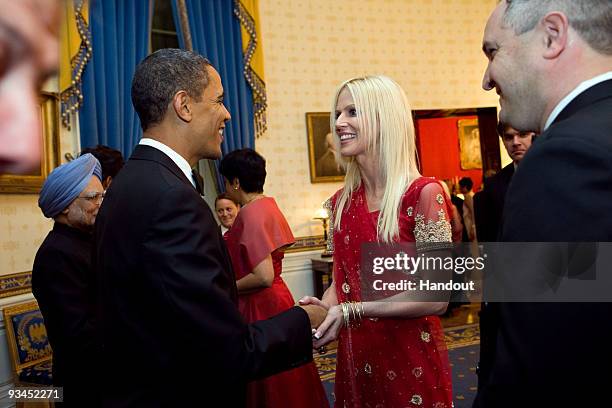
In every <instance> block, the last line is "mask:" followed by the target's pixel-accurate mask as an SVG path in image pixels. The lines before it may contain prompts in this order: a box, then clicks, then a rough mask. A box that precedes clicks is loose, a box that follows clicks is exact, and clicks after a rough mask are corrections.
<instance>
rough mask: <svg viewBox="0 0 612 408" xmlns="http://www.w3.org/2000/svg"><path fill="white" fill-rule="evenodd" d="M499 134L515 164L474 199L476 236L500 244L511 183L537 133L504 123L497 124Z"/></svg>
mask: <svg viewBox="0 0 612 408" xmlns="http://www.w3.org/2000/svg"><path fill="white" fill-rule="evenodd" d="M497 134H499V137H501V139H502V143H503V144H504V148H505V149H506V151H507V152H508V156H510V158H511V159H512V163H510V164H509V165H507V166H506V167H504V168H503V169H501V171H500V172H499V173H497V174H496V175H494V176H492V177H491V178H489V179H487V180H485V183H484V188H483V189H482V190H481V191H479V192H478V193H476V194H475V195H474V215H475V218H476V236H478V241H480V242H495V241H497V238H498V236H497V235H498V233H499V228H500V227H501V220H502V213H503V211H504V200H505V199H506V191H507V190H508V186H509V185H510V180H512V176H513V175H514V170H516V168H517V166H518V165H519V163H520V162H521V160H523V157H525V153H527V150H529V148H530V147H531V143H532V141H533V138H534V137H535V133H534V132H519V131H518V130H516V129H514V128H512V126H510V125H505V124H503V123H502V122H499V123H498V124H497Z"/></svg>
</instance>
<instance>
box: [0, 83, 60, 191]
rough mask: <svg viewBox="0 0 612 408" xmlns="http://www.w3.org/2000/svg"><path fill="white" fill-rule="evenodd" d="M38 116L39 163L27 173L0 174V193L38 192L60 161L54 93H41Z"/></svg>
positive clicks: (57, 116) (57, 118) (57, 117)
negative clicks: (40, 139) (39, 136)
mask: <svg viewBox="0 0 612 408" xmlns="http://www.w3.org/2000/svg"><path fill="white" fill-rule="evenodd" d="M40 118H41V124H42V132H41V138H42V141H41V143H42V144H41V146H42V149H41V150H42V155H41V158H40V164H39V165H38V167H37V168H35V169H33V170H32V171H31V172H29V173H27V174H2V175H0V193H20V194H23V193H26V194H28V193H32V194H36V193H39V192H40V189H41V187H42V185H43V183H44V182H45V179H46V178H47V176H48V175H49V173H50V172H51V170H53V169H54V168H55V167H56V166H57V165H58V163H59V162H60V153H59V113H58V98H57V96H56V95H55V94H52V93H41V95H40Z"/></svg>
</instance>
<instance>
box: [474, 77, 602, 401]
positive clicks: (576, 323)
mask: <svg viewBox="0 0 612 408" xmlns="http://www.w3.org/2000/svg"><path fill="white" fill-rule="evenodd" d="M506 221H507V222H506ZM501 237H502V241H515V242H518V241H547V242H566V241H568V242H585V241H612V80H608V81H605V82H602V83H600V84H598V85H595V86H594V87H592V88H590V89H588V90H587V91H585V92H583V93H582V94H580V95H579V96H578V97H577V98H575V99H574V100H573V101H572V102H571V103H570V104H569V105H568V106H567V107H566V108H565V109H564V110H563V111H562V112H561V114H560V115H559V116H558V117H557V118H556V119H555V121H554V123H553V124H552V125H551V126H550V127H549V128H548V129H547V130H546V131H545V132H544V133H543V134H542V135H541V136H540V137H539V138H538V140H536V142H535V143H534V145H533V146H532V147H531V149H530V150H529V154H528V155H526V156H525V158H524V159H523V161H522V162H521V165H520V166H519V167H518V169H517V171H516V174H515V175H514V177H513V180H512V183H511V184H510V188H509V190H508V194H507V199H506V206H505V210H504V222H503V227H502V235H501ZM517 256H520V254H517ZM528 261H529V260H526V262H528ZM604 272H605V273H609V272H610V271H609V270H607V271H604ZM497 306H498V308H497V317H496V318H495V319H494V322H495V323H496V324H497V330H496V338H495V342H494V350H492V353H486V355H491V356H492V361H489V362H486V364H487V365H489V366H490V367H491V370H490V374H489V376H488V378H487V379H486V381H485V382H484V383H483V384H481V385H480V387H479V392H478V399H477V402H476V404H475V406H481V407H496V408H497V407H507V406H511V407H516V406H546V407H549V406H550V407H566V406H568V407H569V406H584V407H586V406H596V403H595V401H599V402H601V401H606V400H608V399H609V394H610V392H609V388H610V370H611V369H610V367H612V348H611V347H610V339H611V338H612V323H611V322H612V303H563V304H561V303H538V304H534V303H500V304H498V305H497Z"/></svg>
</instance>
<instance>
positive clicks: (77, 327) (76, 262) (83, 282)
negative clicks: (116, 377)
mask: <svg viewBox="0 0 612 408" xmlns="http://www.w3.org/2000/svg"><path fill="white" fill-rule="evenodd" d="M101 178H102V169H101V167H100V163H99V162H98V160H97V159H96V158H95V157H94V156H93V155H91V154H85V155H82V156H80V157H79V158H78V159H76V160H73V161H71V162H69V163H66V164H64V165H61V166H59V167H58V168H56V169H55V170H53V171H52V172H51V174H49V177H48V178H47V180H46V181H45V184H44V185H43V188H42V190H41V192H40V198H39V200H38V205H39V207H40V209H41V210H42V212H43V214H44V216H45V217H47V218H53V220H54V221H55V223H54V225H53V229H52V230H51V231H50V232H49V234H48V235H47V237H46V238H45V240H44V242H43V243H42V245H41V246H40V248H39V249H38V252H37V253H36V258H35V259H34V266H33V268H32V292H33V293H34V296H35V297H36V300H37V301H38V304H39V306H40V311H41V312H42V314H43V317H44V319H45V326H46V327H47V334H48V336H49V342H50V343H51V347H52V348H53V385H55V386H58V387H63V388H64V406H66V407H72V406H75V407H85V406H87V407H92V406H95V401H96V399H97V398H96V395H95V390H94V389H93V388H92V386H93V385H95V384H96V383H97V382H98V381H97V380H96V379H95V377H94V375H95V373H96V371H97V368H98V367H97V363H96V360H95V358H96V356H97V355H98V354H99V353H98V350H97V347H95V344H96V342H95V333H94V325H93V319H92V316H93V312H94V310H93V304H94V303H93V302H94V299H93V296H92V289H91V288H92V284H91V246H92V230H93V225H94V222H95V219H96V215H97V214H98V210H99V208H100V204H101V203H102V199H103V197H104V189H103V188H102V183H101Z"/></svg>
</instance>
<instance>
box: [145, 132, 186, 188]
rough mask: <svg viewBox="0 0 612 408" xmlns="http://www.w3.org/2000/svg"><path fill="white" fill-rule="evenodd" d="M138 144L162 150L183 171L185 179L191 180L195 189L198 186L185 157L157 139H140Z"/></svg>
mask: <svg viewBox="0 0 612 408" xmlns="http://www.w3.org/2000/svg"><path fill="white" fill-rule="evenodd" d="M138 144H140V145H145V146H151V147H153V148H155V149H157V150H160V151H161V152H162V153H164V154H165V155H166V156H168V157H169V158H170V160H172V161H173V162H174V163H175V164H176V165H177V166H178V168H179V169H181V171H182V172H183V173H185V177H187V180H189V181H190V182H191V184H192V185H193V186H194V187H195V186H196V185H195V180H194V179H193V174H192V173H191V166H190V165H189V163H188V162H187V160H185V158H184V157H183V156H181V155H180V154H178V153H177V152H175V151H174V150H172V149H171V148H169V147H168V146H166V145H165V144H163V143H162V142H159V141H157V140H155V139H150V138H148V137H143V138H142V139H140V142H139V143H138Z"/></svg>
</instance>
